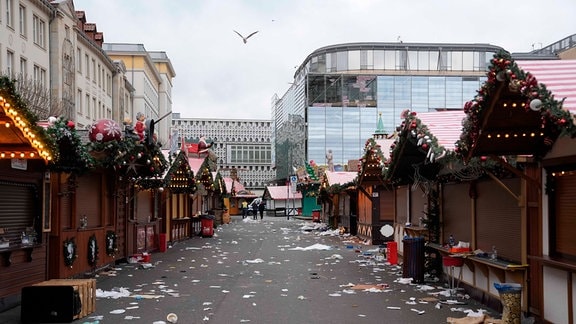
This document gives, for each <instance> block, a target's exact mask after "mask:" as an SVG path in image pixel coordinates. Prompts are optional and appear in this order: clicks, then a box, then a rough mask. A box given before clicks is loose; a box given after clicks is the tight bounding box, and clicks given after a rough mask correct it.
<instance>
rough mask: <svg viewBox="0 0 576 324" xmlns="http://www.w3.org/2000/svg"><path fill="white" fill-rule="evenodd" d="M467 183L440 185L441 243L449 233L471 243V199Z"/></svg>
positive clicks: (446, 239) (458, 239) (457, 238)
mask: <svg viewBox="0 0 576 324" xmlns="http://www.w3.org/2000/svg"><path fill="white" fill-rule="evenodd" d="M469 188H470V184H469V183H457V184H445V185H443V187H442V197H443V201H442V224H443V226H442V229H443V234H444V241H445V242H443V243H447V241H448V237H449V236H450V234H452V235H454V238H455V239H456V240H457V241H464V242H470V243H471V239H472V238H471V232H472V230H471V229H472V225H471V215H472V213H471V211H472V210H471V200H470V195H469V190H468V189H469Z"/></svg>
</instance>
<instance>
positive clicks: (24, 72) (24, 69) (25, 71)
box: [20, 57, 28, 78]
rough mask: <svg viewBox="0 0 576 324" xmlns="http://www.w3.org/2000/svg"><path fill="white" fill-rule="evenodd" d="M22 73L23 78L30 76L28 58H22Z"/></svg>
mask: <svg viewBox="0 0 576 324" xmlns="http://www.w3.org/2000/svg"><path fill="white" fill-rule="evenodd" d="M20 74H21V75H22V77H23V78H26V77H27V76H28V60H26V59H25V58H23V57H21V58H20Z"/></svg>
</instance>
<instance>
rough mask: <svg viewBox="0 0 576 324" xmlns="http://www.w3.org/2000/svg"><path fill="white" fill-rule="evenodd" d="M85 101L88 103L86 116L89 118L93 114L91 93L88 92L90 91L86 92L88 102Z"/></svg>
mask: <svg viewBox="0 0 576 324" xmlns="http://www.w3.org/2000/svg"><path fill="white" fill-rule="evenodd" d="M85 103H86V114H85V116H86V117H88V118H90V117H92V116H91V113H92V112H91V110H90V94H88V93H87V94H86V102H85Z"/></svg>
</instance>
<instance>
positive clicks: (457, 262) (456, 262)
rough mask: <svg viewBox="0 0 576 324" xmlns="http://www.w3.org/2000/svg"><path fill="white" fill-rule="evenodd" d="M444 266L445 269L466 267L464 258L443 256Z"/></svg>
mask: <svg viewBox="0 0 576 324" xmlns="http://www.w3.org/2000/svg"><path fill="white" fill-rule="evenodd" d="M442 264H443V265H444V266H445V267H461V266H463V265H464V258H456V257H451V256H443V257H442Z"/></svg>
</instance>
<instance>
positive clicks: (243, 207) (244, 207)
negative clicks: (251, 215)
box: [242, 200, 248, 219]
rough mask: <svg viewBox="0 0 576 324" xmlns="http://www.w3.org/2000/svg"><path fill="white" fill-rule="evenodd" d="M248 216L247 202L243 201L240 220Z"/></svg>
mask: <svg viewBox="0 0 576 324" xmlns="http://www.w3.org/2000/svg"><path fill="white" fill-rule="evenodd" d="M247 215H248V202H247V201H246V200H244V201H243V202H242V219H244V218H246V216H247Z"/></svg>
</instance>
